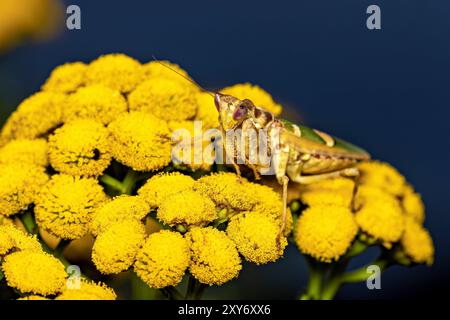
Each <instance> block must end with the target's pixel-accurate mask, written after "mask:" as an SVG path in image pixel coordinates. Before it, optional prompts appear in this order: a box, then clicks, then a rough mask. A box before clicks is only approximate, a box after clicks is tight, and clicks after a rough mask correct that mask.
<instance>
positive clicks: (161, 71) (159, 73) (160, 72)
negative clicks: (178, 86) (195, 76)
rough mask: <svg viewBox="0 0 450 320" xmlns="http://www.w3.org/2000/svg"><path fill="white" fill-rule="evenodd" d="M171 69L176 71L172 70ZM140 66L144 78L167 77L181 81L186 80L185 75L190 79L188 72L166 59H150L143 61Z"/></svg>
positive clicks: (184, 81)
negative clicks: (146, 61)
mask: <svg viewBox="0 0 450 320" xmlns="http://www.w3.org/2000/svg"><path fill="white" fill-rule="evenodd" d="M167 67H169V68H170V69H173V70H175V71H176V72H174V71H173V70H170V69H169V68H167ZM142 68H143V69H144V74H145V77H146V78H153V79H169V80H175V81H180V82H182V83H186V82H188V80H186V79H185V78H183V77H182V76H180V74H181V75H183V76H184V77H187V78H188V79H190V76H189V74H188V73H187V72H186V71H185V70H183V69H182V68H181V67H180V66H179V65H177V64H175V63H172V62H170V61H167V60H163V61H150V62H148V63H145V64H144V65H143V66H142Z"/></svg>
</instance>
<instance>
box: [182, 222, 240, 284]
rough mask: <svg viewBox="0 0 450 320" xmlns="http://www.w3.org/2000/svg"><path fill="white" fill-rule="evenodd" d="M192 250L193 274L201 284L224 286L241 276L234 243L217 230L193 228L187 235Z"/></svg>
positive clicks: (190, 267)
mask: <svg viewBox="0 0 450 320" xmlns="http://www.w3.org/2000/svg"><path fill="white" fill-rule="evenodd" d="M186 238H187V239H188V241H189V243H190V248H191V264H190V266H189V270H190V272H191V274H192V275H193V276H194V277H195V278H196V279H197V280H198V281H200V282H201V283H204V284H209V285H222V284H224V283H225V282H228V281H230V280H232V279H234V278H236V277H237V276H238V275H239V272H240V271H241V269H242V266H241V259H240V257H239V253H238V251H237V250H236V246H235V245H234V243H233V241H231V239H230V238H228V237H227V236H226V234H225V232H222V231H219V230H217V229H215V228H212V227H208V228H193V229H192V230H191V231H189V232H188V233H187V234H186Z"/></svg>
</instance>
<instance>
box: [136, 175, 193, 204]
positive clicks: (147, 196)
mask: <svg viewBox="0 0 450 320" xmlns="http://www.w3.org/2000/svg"><path fill="white" fill-rule="evenodd" d="M193 185H194V179H192V178H191V177H190V176H187V175H184V174H182V173H179V172H171V173H158V174H156V175H154V176H153V177H151V178H150V179H148V180H147V182H146V183H145V184H144V185H143V186H142V187H141V188H140V189H139V190H138V194H139V195H140V196H141V197H142V198H143V199H144V200H145V201H147V203H148V204H150V206H151V207H152V208H158V207H159V206H160V205H161V203H162V201H163V200H164V199H165V198H167V197H168V196H171V195H174V194H178V193H180V192H182V191H184V190H188V189H191V188H192V187H193Z"/></svg>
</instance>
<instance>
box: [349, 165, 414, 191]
mask: <svg viewBox="0 0 450 320" xmlns="http://www.w3.org/2000/svg"><path fill="white" fill-rule="evenodd" d="M358 169H359V170H360V171H361V180H360V181H361V183H362V184H365V185H370V186H373V187H378V188H380V189H383V190H385V191H387V192H389V193H392V194H393V195H396V196H401V195H402V194H403V192H404V190H405V186H406V184H405V177H403V176H402V175H401V174H400V173H399V172H398V171H397V169H395V168H394V167H392V166H391V165H389V164H387V163H384V162H379V161H367V162H362V163H361V164H359V165H358Z"/></svg>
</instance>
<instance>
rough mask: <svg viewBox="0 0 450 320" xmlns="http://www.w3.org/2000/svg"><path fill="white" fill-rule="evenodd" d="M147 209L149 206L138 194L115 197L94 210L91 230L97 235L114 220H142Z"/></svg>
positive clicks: (114, 221) (148, 209)
mask: <svg viewBox="0 0 450 320" xmlns="http://www.w3.org/2000/svg"><path fill="white" fill-rule="evenodd" d="M149 211H150V206H149V205H148V204H147V202H145V201H144V199H143V198H142V197H140V196H129V195H121V196H118V197H115V198H114V199H112V200H110V201H108V202H107V203H105V204H104V205H102V206H100V207H99V208H98V209H97V210H96V211H95V214H94V216H93V218H92V223H91V232H92V234H94V235H98V234H99V233H101V232H103V231H105V230H106V229H107V228H108V227H109V226H110V225H111V224H114V223H116V222H122V221H125V220H136V221H139V220H142V219H143V218H144V217H145V216H146V215H147V214H148V213H149Z"/></svg>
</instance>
